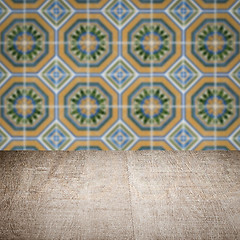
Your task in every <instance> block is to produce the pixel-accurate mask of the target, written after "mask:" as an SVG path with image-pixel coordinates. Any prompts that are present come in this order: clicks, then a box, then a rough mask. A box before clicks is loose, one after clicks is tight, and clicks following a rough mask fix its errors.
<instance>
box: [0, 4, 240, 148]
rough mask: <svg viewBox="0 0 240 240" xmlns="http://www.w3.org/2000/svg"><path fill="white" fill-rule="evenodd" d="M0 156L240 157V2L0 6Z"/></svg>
mask: <svg viewBox="0 0 240 240" xmlns="http://www.w3.org/2000/svg"><path fill="white" fill-rule="evenodd" d="M0 44H1V45H0V149H1V150H11V149H15V150H17V149H26V150H31V149H32V150H44V149H47V150H63V149H64V150H82V149H98V150H141V149H159V150H164V149H165V150H171V149H176V150H211V149H213V150H217V149H223V150H227V149H230V150H235V149H238V150H240V113H239V111H240V106H239V105H240V1H237V0H194V1H193V0H191V1H190V0H175V1H174V0H131V1H130V0H88V1H87V0H47V1H46V0H0Z"/></svg>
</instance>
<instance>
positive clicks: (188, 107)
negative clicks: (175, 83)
mask: <svg viewBox="0 0 240 240" xmlns="http://www.w3.org/2000/svg"><path fill="white" fill-rule="evenodd" d="M157 106H158V105H157ZM170 106H171V108H175V109H197V108H198V105H170ZM106 107H107V108H113V109H115V108H123V109H128V108H135V106H134V105H106ZM207 107H213V105H207ZM218 107H225V105H218ZM232 107H233V108H234V109H239V108H240V105H233V106H232ZM0 108H2V109H4V108H8V107H7V106H6V105H0ZM42 108H49V109H52V108H59V109H64V108H71V106H70V105H66V106H63V105H58V106H56V105H45V106H42ZM148 109H149V108H148Z"/></svg>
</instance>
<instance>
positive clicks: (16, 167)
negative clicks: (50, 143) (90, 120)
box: [0, 151, 240, 240]
mask: <svg viewBox="0 0 240 240" xmlns="http://www.w3.org/2000/svg"><path fill="white" fill-rule="evenodd" d="M0 239H4V240H5V239H24V240H25V239H31V240H35V239H101V240H103V239H144V240H145V239H240V152H164V151H161V152H158V151H139V152H114V151H112V152H103V151H89V152H87V151H79V152H27V151H25V152H0Z"/></svg>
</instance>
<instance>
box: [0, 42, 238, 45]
mask: <svg viewBox="0 0 240 240" xmlns="http://www.w3.org/2000/svg"><path fill="white" fill-rule="evenodd" d="M15 43H16V44H22V42H15ZM28 43H32V44H34V43H35V42H31V41H29V42H28ZM41 43H42V44H43V45H64V44H69V45H71V44H72V43H71V42H69V41H66V42H64V41H58V42H54V41H53V42H49V41H41ZM78 43H81V41H79V42H78ZM83 43H85V42H83ZM91 43H94V44H98V42H94V41H91ZM106 43H107V44H110V45H134V44H135V41H129V42H126V41H106ZM218 43H219V44H225V42H221V41H218ZM232 43H233V44H240V41H232ZM142 44H149V42H142ZM169 44H170V45H171V44H173V45H194V44H195V45H197V44H198V42H197V41H196V42H183V41H169ZM0 45H8V42H0Z"/></svg>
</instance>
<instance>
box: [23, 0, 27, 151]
mask: <svg viewBox="0 0 240 240" xmlns="http://www.w3.org/2000/svg"><path fill="white" fill-rule="evenodd" d="M26 7H27V6H26V0H24V1H23V26H24V28H25V26H26ZM24 32H25V30H24ZM23 36H24V39H23V43H24V44H23V52H24V54H25V52H26V50H27V45H26V43H27V39H26V34H24V33H23ZM26 61H27V60H26V58H25V57H24V59H23V89H24V92H25V94H26V90H27V85H26V72H27V69H26ZM25 94H24V98H23V100H24V101H23V119H24V123H23V150H26V137H27V136H26V135H27V132H26V124H27V122H26V113H27V102H26V95H25Z"/></svg>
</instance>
